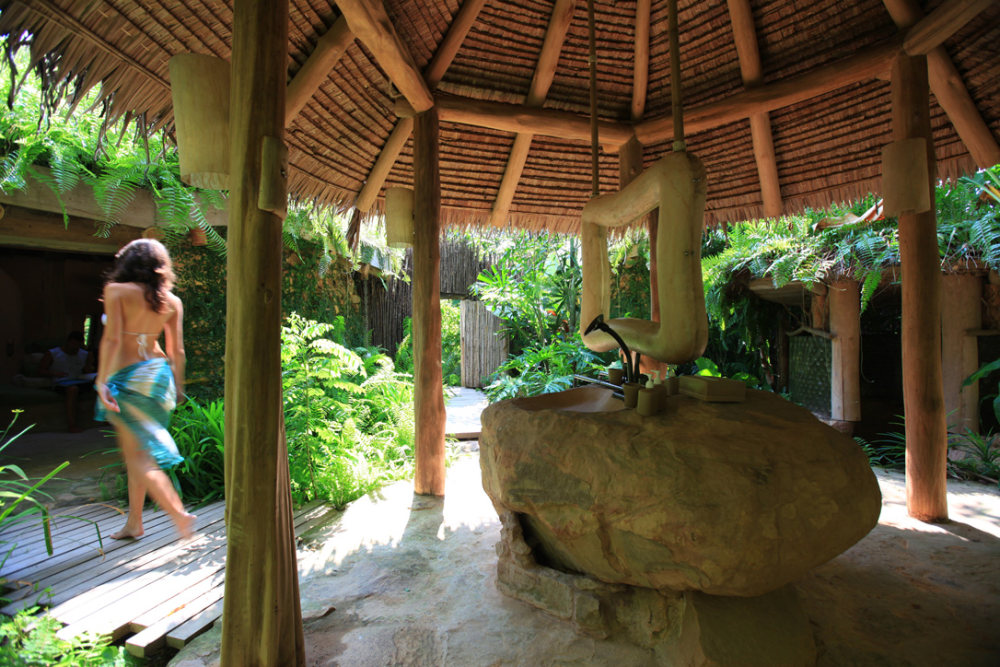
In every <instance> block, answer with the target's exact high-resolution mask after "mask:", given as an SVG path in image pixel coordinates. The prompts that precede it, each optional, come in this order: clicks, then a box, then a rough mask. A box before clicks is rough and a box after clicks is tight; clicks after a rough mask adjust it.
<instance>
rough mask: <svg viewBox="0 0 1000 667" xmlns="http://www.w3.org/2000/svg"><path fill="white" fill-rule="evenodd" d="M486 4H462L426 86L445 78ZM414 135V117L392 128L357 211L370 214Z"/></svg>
mask: <svg viewBox="0 0 1000 667" xmlns="http://www.w3.org/2000/svg"><path fill="white" fill-rule="evenodd" d="M484 4H486V0H465V2H463V3H462V7H461V8H460V9H459V10H458V13H457V14H456V15H455V18H454V20H452V22H451V25H450V26H449V27H448V33H447V34H446V35H445V37H444V39H443V40H442V41H441V45H440V46H438V49H437V51H436V52H435V53H434V57H433V58H431V61H430V63H428V65H427V70H426V71H425V72H424V80H425V81H427V85H428V87H429V88H430V89H431V90H433V89H434V88H436V87H437V85H438V84H439V83H440V82H441V79H442V78H443V77H444V73H445V72H446V71H447V70H448V68H449V67H450V66H451V63H452V62H453V61H454V60H455V55H456V54H457V53H458V49H459V47H461V46H462V42H464V41H465V37H466V35H468V34H469V30H471V29H472V24H473V23H475V22H476V18H477V17H478V16H479V10H481V9H482V8H483V5H484ZM412 132H413V119H412V118H400V119H399V121H397V122H396V127H394V128H393V129H392V133H391V134H390V135H389V138H388V139H387V140H386V142H385V145H383V146H382V151H381V152H380V153H379V156H378V157H377V158H376V159H375V164H374V165H372V169H371V171H370V172H369V173H368V178H366V179H365V184H364V185H363V186H362V187H361V190H360V191H359V192H358V196H357V197H356V198H355V201H354V206H355V208H356V209H357V210H359V211H361V212H362V213H367V212H368V211H369V210H370V209H371V207H372V205H373V204H374V203H375V198H376V197H378V193H379V191H381V190H382V186H383V185H385V179H386V178H388V177H389V172H390V171H392V165H394V164H395V163H396V160H397V159H398V158H399V154H400V153H401V152H403V147H404V146H406V142H407V141H408V140H409V138H410V134H411V133H412Z"/></svg>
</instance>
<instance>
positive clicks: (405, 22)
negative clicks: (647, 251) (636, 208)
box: [0, 0, 1000, 230]
mask: <svg viewBox="0 0 1000 667" xmlns="http://www.w3.org/2000/svg"><path fill="white" fill-rule="evenodd" d="M952 1H953V2H955V4H956V5H958V4H975V5H978V8H977V11H978V12H979V13H978V15H975V16H974V17H973V18H971V20H968V21H967V22H965V23H964V25H962V27H961V28H959V29H958V30H957V31H955V32H954V33H953V34H951V36H950V37H948V38H947V39H946V40H945V41H944V43H943V45H942V47H941V48H943V52H939V53H937V54H936V55H934V54H932V59H933V60H934V62H941V61H942V60H943V61H947V62H948V63H950V64H953V65H954V68H955V72H957V74H958V80H955V79H954V77H952V80H951V84H952V86H953V87H956V88H957V90H958V93H956V94H958V95H961V94H964V91H967V92H968V97H969V100H968V101H967V102H964V103H963V104H964V105H965V107H964V108H965V109H966V110H968V109H969V108H971V109H972V111H973V112H974V114H978V117H979V120H978V122H979V123H980V126H981V127H980V132H979V140H978V141H979V143H980V144H984V143H985V146H980V147H978V148H974V149H973V151H974V153H976V152H978V155H970V151H969V149H968V148H967V146H966V143H964V142H963V139H967V137H966V136H963V137H962V138H960V137H959V134H958V132H957V131H956V129H955V127H954V126H953V123H952V118H951V117H950V116H949V115H948V114H946V113H945V111H944V110H943V109H942V106H941V105H939V103H938V101H937V98H935V97H934V95H932V98H931V99H932V102H931V104H932V109H931V122H932V127H933V133H934V140H935V147H936V152H937V159H938V174H939V175H940V176H952V175H955V174H958V173H961V172H965V171H969V170H972V169H974V168H975V166H976V162H977V161H979V162H983V161H987V162H989V161H991V160H992V162H996V161H1000V159H997V156H998V155H1000V151H998V149H997V148H996V145H997V137H998V136H1000V53H998V44H1000V3H996V2H993V3H989V2H972V3H958V2H957V0H952ZM908 3H909V0H886V2H885V4H883V0H856V1H851V2H845V1H843V0H749V1H748V0H729V1H728V2H726V1H724V0H680V2H679V5H680V11H679V13H680V21H679V24H680V33H681V35H680V49H681V58H680V62H681V70H682V75H681V83H682V90H683V103H684V108H685V111H686V113H685V123H686V124H687V125H688V127H689V128H690V131H689V132H688V134H687V145H688V149H689V150H690V151H692V152H694V153H696V154H698V155H699V156H700V157H701V158H702V160H703V161H704V162H705V164H706V167H707V170H708V203H707V210H706V221H707V222H708V223H715V222H719V221H723V220H732V221H735V220H743V219H748V218H757V217H763V215H764V212H765V211H764V205H763V195H762V191H761V187H762V186H761V182H762V181H761V176H760V173H761V170H759V168H758V166H759V164H760V163H759V161H758V160H757V159H756V158H755V152H754V145H753V140H752V132H751V126H750V121H749V120H748V116H749V112H750V111H752V110H755V111H760V110H764V111H769V112H770V113H769V116H766V117H765V123H764V126H765V129H766V128H767V126H768V125H769V129H770V135H771V137H772V140H773V145H774V160H773V167H774V168H776V172H777V182H778V188H780V189H778V190H777V192H780V206H781V207H782V210H783V211H784V212H786V213H787V212H793V211H796V210H800V209H801V208H803V207H805V206H815V207H821V206H825V205H827V204H829V203H831V202H834V201H842V200H845V199H851V198H856V197H858V196H860V195H863V194H865V193H867V192H869V191H876V192H877V191H878V190H879V186H880V150H881V148H882V147H883V146H884V145H886V144H887V143H889V142H890V141H891V109H890V84H889V80H888V79H889V77H888V72H889V67H890V58H891V56H892V54H894V53H896V52H897V51H898V50H899V49H900V48H901V45H902V43H903V38H904V37H905V36H906V35H908V34H909V35H910V36H911V37H913V34H912V30H910V26H911V25H912V24H914V23H915V22H916V21H917V20H918V19H920V18H921V17H923V16H924V15H925V14H931V13H932V10H934V9H936V8H938V7H939V6H942V4H944V5H947V4H948V3H939V2H936V1H934V0H931V1H930V2H927V3H924V6H923V8H922V9H921V8H919V7H917V8H914V7H915V5H914V7H911V10H912V11H910V13H909V15H907V11H906V9H905V8H906V6H907V5H908ZM229 4H230V3H229V2H223V1H221V0H28V1H24V0H0V10H2V15H0V31H2V32H3V33H12V32H15V33H18V32H20V31H29V32H30V33H31V34H32V35H33V36H34V44H33V48H34V50H35V53H36V55H38V56H41V55H42V54H47V53H55V54H58V60H57V62H58V66H57V69H58V74H59V76H61V77H82V81H83V88H88V87H91V86H93V85H96V84H100V85H101V86H102V87H103V91H104V92H105V93H106V94H109V95H112V96H113V97H112V98H111V99H112V104H111V105H110V107H109V110H110V113H111V114H112V115H121V114H124V113H128V112H131V113H144V114H145V115H146V119H147V122H148V123H149V125H150V126H157V125H166V126H167V127H169V126H170V124H171V123H172V118H171V106H170V105H171V103H170V90H169V84H170V81H169V71H168V60H169V59H170V57H171V56H173V55H175V54H178V53H184V52H196V53H204V54H210V55H215V56H219V57H222V58H228V57H229V55H230V44H231V40H232V9H231V7H230V6H229ZM373 4H376V5H377V4H378V3H377V2H375V3H373ZM464 4H466V5H469V6H470V7H471V6H472V5H482V7H481V9H480V10H479V11H478V13H473V14H472V17H473V19H474V20H472V22H471V27H470V28H469V29H468V33H467V34H466V35H465V36H464V38H462V39H460V40H459V41H458V43H459V46H458V49H457V51H455V53H454V58H453V60H451V61H450V62H448V58H447V57H446V54H444V53H443V51H444V50H445V49H442V43H443V42H445V41H446V36H448V35H449V31H450V30H452V31H453V32H452V36H453V37H455V36H456V35H458V36H459V37H461V34H460V33H458V28H457V27H455V28H453V23H454V22H455V17H456V15H457V14H459V11H460V8H461V6H462V5H463V2H462V1H460V0H420V1H419V2H418V1H414V0H384V7H385V11H386V13H387V14H388V17H389V18H390V19H391V22H392V24H393V26H394V28H395V31H396V33H397V34H398V36H399V40H400V42H401V44H402V46H403V47H404V48H405V50H407V51H408V53H409V55H410V56H411V57H412V61H413V63H414V64H415V65H416V67H417V68H418V69H419V70H420V71H422V72H424V77H425V79H426V80H427V83H428V85H427V87H428V88H429V89H430V90H432V91H434V95H435V96H436V99H437V100H438V106H439V108H440V109H442V112H441V113H442V116H441V119H442V122H441V186H442V193H441V202H442V207H443V219H444V222H445V223H452V224H489V223H490V218H491V215H490V213H491V209H492V208H493V206H494V201H495V200H496V198H497V194H498V191H499V189H500V186H501V182H502V180H503V177H504V172H505V169H507V163H508V159H509V157H510V154H511V148H512V145H513V144H514V137H515V134H514V133H513V132H512V131H510V129H509V128H508V129H495V128H489V127H481V126H479V125H478V124H477V125H471V124H465V123H460V122H455V121H456V119H457V118H458V116H457V115H456V113H455V112H454V111H452V112H451V113H446V111H445V109H452V110H453V109H454V108H456V107H463V108H465V107H469V106H471V105H470V100H472V101H486V102H489V103H490V104H488V105H486V107H487V108H488V110H489V113H490V114H494V115H495V114H497V113H500V112H506V111H510V110H511V109H512V107H515V106H518V105H523V106H522V107H521V108H518V109H515V110H516V111H518V112H521V111H525V110H527V111H531V110H532V109H533V108H538V107H540V108H541V109H544V110H549V111H550V112H552V113H555V112H565V113H567V114H571V115H572V116H569V115H567V116H565V117H559V119H557V120H559V121H560V122H559V123H557V124H561V125H562V126H564V127H567V128H568V127H569V126H570V125H573V123H571V122H570V119H572V120H573V121H574V122H575V121H576V120H579V121H581V122H584V123H585V122H586V118H587V117H588V114H589V99H588V36H587V27H588V24H587V3H586V2H585V0H579V1H577V2H572V1H569V2H567V1H566V0H559V2H546V1H538V0H502V1H501V0H487V1H486V2H478V1H477V0H465V1H464ZM643 4H646V3H644V1H643V0H639V1H638V2H637V1H635V0H597V1H596V2H595V6H596V34H597V56H598V74H597V78H598V86H597V87H598V96H599V105H598V106H599V116H600V118H601V119H602V120H603V121H608V122H609V123H611V124H613V126H614V127H615V128H616V129H617V134H615V133H614V132H611V131H603V130H602V141H603V142H605V143H606V144H612V143H614V142H615V141H617V140H618V139H617V137H618V136H619V135H620V134H621V133H623V132H624V133H631V132H632V131H633V130H634V131H635V132H636V134H637V135H638V136H639V138H640V140H641V141H642V142H643V143H644V144H645V162H646V164H649V163H651V162H652V161H654V160H655V159H656V158H657V157H658V156H660V155H662V154H663V153H664V152H666V151H669V150H670V145H671V138H672V137H671V136H670V135H669V131H667V130H669V122H667V123H665V124H658V123H657V122H656V121H659V119H666V120H667V121H669V119H670V113H671V106H670V95H671V92H670V86H671V81H670V79H671V77H670V60H669V47H668V33H667V3H666V1H665V0H652V2H651V5H652V6H651V10H650V18H649V21H648V23H647V22H646V21H643V20H641V19H640V21H639V24H640V25H641V26H645V25H648V26H649V37H648V44H649V68H648V92H647V94H646V95H645V96H642V95H641V94H640V95H638V96H636V99H635V100H633V90H634V80H635V78H634V75H635V69H636V67H635V62H636V60H635V55H634V54H635V48H636V44H640V45H641V44H644V43H645V37H644V31H643V30H639V31H637V30H636V12H637V5H638V6H639V9H640V15H641V11H642V10H641V8H642V6H643ZM554 6H559V7H561V8H565V9H566V10H567V11H568V12H569V16H570V17H571V19H570V22H569V25H568V29H567V30H566V35H565V41H564V42H562V44H561V48H558V46H559V42H558V40H556V46H557V50H556V51H555V53H556V54H558V58H557V66H556V67H555V70H554V74H553V76H552V81H551V86H550V87H547V86H546V85H545V82H544V81H535V82H534V84H533V76H534V74H535V71H536V67H537V66H538V61H539V54H540V52H541V50H542V48H543V43H544V42H545V40H546V32H547V30H548V26H549V23H550V19H551V17H552V14H553V7H554ZM734 6H735V7H737V8H739V7H741V6H742V7H746V8H748V9H749V16H750V18H751V23H752V26H751V29H750V30H749V43H750V44H751V45H755V46H756V50H757V54H753V53H752V50H751V53H750V55H749V56H748V55H747V54H746V53H744V54H743V60H742V67H743V70H742V72H741V56H740V55H738V52H737V46H736V42H735V41H734V23H735V24H738V23H739V22H738V21H736V22H734V21H733V20H732V19H731V14H730V11H731V9H732V8H733V7H734ZM887 6H889V7H891V8H893V15H890V12H889V11H887V9H886V7H887ZM983 7H985V9H983ZM945 9H947V6H944V7H942V11H944V10H945ZM979 10H981V11H979ZM339 17H340V11H339V10H338V5H337V4H336V3H335V2H333V1H332V0H290V30H289V44H288V54H289V55H288V75H289V80H290V81H291V80H292V79H293V78H294V77H295V75H296V74H297V73H298V72H299V70H300V69H301V67H302V65H303V63H305V61H306V60H307V58H308V57H309V56H310V54H311V53H312V52H313V51H314V49H315V48H316V45H317V42H318V41H319V38H320V37H321V36H322V35H324V34H325V33H327V31H328V30H329V29H330V28H331V27H332V26H334V25H335V24H336V22H337V20H338V18H339ZM347 18H350V16H348V17H347ZM964 20H965V19H963V21H964ZM897 22H898V23H899V24H900V25H902V26H903V27H902V28H900V27H897ZM556 32H557V33H558V32H559V31H558V30H557V31H556ZM742 34H743V35H744V37H746V36H747V34H748V32H747V31H746V30H744V31H743V32H742ZM348 37H349V38H350V35H349V36H348ZM435 54H438V60H437V61H435V62H434V63H432V60H433V59H434V58H435ZM754 55H758V56H759V63H758V64H757V65H756V66H755V65H754V63H753V57H754ZM640 61H641V59H640ZM838 63H839V64H838ZM383 66H384V63H380V62H378V60H377V58H376V57H375V55H373V53H372V51H370V50H369V48H368V47H367V46H366V45H365V44H363V43H362V41H361V40H360V39H351V40H350V41H349V42H348V46H347V49H346V52H345V53H344V54H343V56H342V57H340V58H339V61H338V62H337V63H336V65H335V66H334V67H333V69H332V71H330V72H329V75H328V76H327V77H326V79H325V80H324V81H323V82H322V84H321V85H320V86H319V88H318V90H316V91H315V93H314V94H313V95H312V96H311V97H310V98H309V100H308V102H307V103H306V104H305V106H304V108H303V109H302V110H301V112H300V113H298V115H297V116H295V118H294V119H293V120H292V121H291V122H290V124H289V126H288V131H287V134H286V142H287V143H288V145H289V147H290V163H291V165H292V174H291V177H290V189H291V190H292V191H293V193H295V194H298V195H301V196H305V197H316V198H319V199H321V200H323V201H327V202H336V203H338V204H342V205H345V206H350V205H353V204H354V203H355V202H356V199H357V197H358V195H359V192H361V191H362V189H363V186H364V185H365V183H366V181H374V182H375V184H378V181H379V180H380V179H378V178H376V177H375V176H373V175H372V170H373V166H374V165H375V164H376V160H377V159H378V157H379V155H380V154H381V153H382V152H383V150H385V148H386V142H387V140H388V139H389V137H390V135H391V134H392V132H393V129H394V127H395V126H396V125H397V124H398V123H399V122H400V121H399V118H398V117H397V114H396V110H395V107H394V105H395V103H396V102H397V99H398V98H400V97H401V95H400V93H399V92H398V89H397V86H396V85H394V84H393V83H392V82H391V81H390V79H389V76H388V75H387V74H386V71H385V70H384V69H383ZM444 66H446V67H444ZM848 66H850V68H848ZM755 67H756V71H755ZM824 68H826V69H825V70H824ZM846 69H849V71H850V72H851V74H849V75H848V76H847V79H849V80H845V81H839V80H838V78H837V77H838V76H839V75H836V73H837V72H842V71H845V70H846ZM640 70H641V67H640ZM442 71H443V74H441V73H440V72H442ZM824 71H825V72H826V73H825V74H824V73H823V72H824ZM542 78H543V79H544V77H542ZM745 78H746V79H747V85H745V83H744V79H745ZM640 81H641V78H640ZM831 81H836V84H835V85H834V86H833V87H829V85H828V82H831ZM397 83H398V82H397ZM807 83H808V85H809V86H810V87H809V92H808V93H806V97H805V98H804V99H797V98H796V95H795V94H789V91H792V93H794V91H798V90H802V89H803V86H806V84H807ZM933 83H934V82H933V80H932V88H933ZM400 89H401V88H400ZM640 90H641V88H640ZM936 90H937V91H938V92H940V89H936ZM532 95H534V98H535V99H532ZM782 95H784V96H782ZM798 97H801V95H799V96H798ZM526 98H527V101H526ZM539 98H540V99H539ZM755 100H756V102H757V106H753V107H751V106H748V105H749V104H751V103H753V102H754V101H755ZM761 100H763V102H761ZM498 110H500V111H498ZM951 113H955V112H953V111H952V109H949V114H951ZM529 115H530V114H529ZM633 116H636V118H635V119H633ZM576 117H579V118H578V119H577V118H576ZM699 119H700V120H699ZM562 121H565V122H562ZM574 127H575V126H574ZM608 127H611V125H609V126H608ZM664 128H667V130H664ZM566 131H567V132H569V130H566ZM573 131H574V132H575V130H573ZM968 132H969V131H966V134H968ZM984 136H985V142H984V141H983V137H984ZM609 137H615V138H614V139H609ZM411 145H412V139H409V140H408V141H407V142H406V144H405V146H404V147H403V149H402V151H401V153H400V154H399V157H398V159H396V160H395V161H394V163H393V166H392V168H391V170H390V171H389V172H388V175H387V177H386V178H385V180H384V183H385V185H387V186H392V185H410V184H411V182H412V169H411V165H412V152H411ZM614 150H616V148H615V147H614V146H611V145H606V146H605V149H604V150H603V151H602V154H601V157H600V166H601V190H602V192H608V191H612V190H615V189H617V187H618V178H619V177H618V173H619V171H618V170H619V160H618V155H617V153H616V152H613V151H614ZM765 153H766V151H765ZM764 160H765V163H766V162H767V160H766V158H764ZM590 169H591V152H590V146H589V141H588V138H587V137H580V138H559V137H553V136H544V135H542V134H540V133H536V134H535V136H534V138H533V140H532V141H531V143H530V150H529V151H528V153H527V157H526V160H525V161H524V167H523V171H522V172H521V175H520V179H519V181H518V182H517V187H516V190H514V194H513V199H512V201H511V202H510V206H509V214H508V215H505V216H503V217H504V219H505V220H506V219H509V220H510V221H511V222H512V223H513V224H515V225H518V226H524V227H528V228H543V227H544V228H548V229H554V230H571V229H574V228H575V227H576V225H577V223H578V219H579V214H580V210H581V208H582V206H583V204H584V203H585V202H586V201H587V199H588V198H589V196H590V191H591V180H590V178H591V177H590ZM373 190H374V189H373V188H371V187H370V188H369V191H368V192H367V193H366V195H365V197H366V201H365V203H366V204H367V203H369V202H370V203H372V204H373V206H372V208H371V210H372V211H377V210H378V209H379V208H380V206H381V201H382V200H381V196H382V192H384V191H383V190H382V189H378V190H377V197H376V198H375V199H374V201H373V200H372V197H371V195H372V192H373Z"/></svg>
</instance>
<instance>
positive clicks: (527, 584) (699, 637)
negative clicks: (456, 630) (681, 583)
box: [497, 512, 816, 665]
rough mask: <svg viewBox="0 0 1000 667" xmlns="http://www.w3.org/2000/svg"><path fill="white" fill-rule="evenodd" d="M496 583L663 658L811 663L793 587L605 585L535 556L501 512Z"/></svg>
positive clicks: (586, 630)
mask: <svg viewBox="0 0 1000 667" xmlns="http://www.w3.org/2000/svg"><path fill="white" fill-rule="evenodd" d="M500 522H501V540H500V542H499V543H498V544H497V555H498V556H499V561H498V563H497V587H498V588H499V589H500V591H501V592H502V593H504V594H505V595H508V596H510V597H512V598H515V599H517V600H521V601H522V602H526V603H528V604H530V605H532V606H533V607H536V608H538V609H541V610H543V611H545V612H547V613H549V614H551V615H553V616H556V617H558V618H561V619H564V620H566V621H569V622H571V623H573V624H574V626H575V627H576V629H577V631H578V632H581V633H583V634H586V635H589V636H591V637H595V638H598V639H615V640H620V641H626V642H629V643H631V644H635V645H637V646H641V647H643V648H647V649H650V650H652V651H653V652H654V654H655V656H656V659H657V660H656V661H657V663H658V664H670V665H812V664H815V662H816V646H815V643H814V642H813V636H812V630H811V628H810V625H809V619H808V618H807V617H806V614H805V612H804V611H803V609H802V606H801V605H800V604H799V599H798V595H797V593H796V592H795V589H794V588H793V587H791V586H786V587H784V588H781V589H779V590H777V591H774V592H771V593H767V594H765V595H761V596H758V597H723V596H714V595H706V594H704V593H700V592H698V591H686V592H676V593H671V592H663V591H656V590H653V589H650V588H641V587H636V586H627V585H622V584H607V583H604V582H602V581H598V580H596V579H593V578H591V577H588V576H586V575H577V574H569V573H566V572H561V571H559V570H555V569H552V568H550V567H546V566H544V565H540V564H539V563H537V562H536V561H535V559H534V557H533V556H532V553H531V548H530V547H529V546H528V545H527V543H526V542H525V541H524V535H523V531H522V530H521V523H520V521H519V519H518V517H517V516H515V515H514V514H513V513H511V512H502V513H501V514H500Z"/></svg>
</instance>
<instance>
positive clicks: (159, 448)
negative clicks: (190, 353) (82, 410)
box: [94, 357, 184, 468]
mask: <svg viewBox="0 0 1000 667" xmlns="http://www.w3.org/2000/svg"><path fill="white" fill-rule="evenodd" d="M108 389H109V390H110V391H111V395H112V396H113V397H114V398H115V400H116V401H118V407H119V408H121V412H120V413H114V412H109V411H108V410H107V409H106V408H105V407H104V404H103V403H101V401H100V400H99V399H98V401H97V405H96V406H95V408H94V418H95V419H97V420H99V421H106V422H111V423H113V424H119V425H121V426H123V427H124V428H126V429H128V430H129V431H131V432H132V433H133V434H134V435H135V437H136V439H137V440H138V441H139V445H140V446H141V447H142V448H143V449H144V450H146V451H147V452H149V455H150V456H152V457H153V460H154V461H156V464H157V465H158V466H160V468H172V467H173V466H175V465H177V464H178V463H180V462H181V461H183V460H184V457H183V456H181V455H180V453H179V452H178V451H177V444H176V443H175V442H174V439H173V438H172V437H170V432H169V431H168V430H167V427H168V426H169V425H170V413H171V412H173V409H174V408H175V407H176V405H177V390H176V389H175V387H174V374H173V371H171V370H170V362H168V361H167V360H166V359H164V358H162V357H157V358H154V359H148V360H146V361H139V362H137V363H134V364H132V365H131V366H126V367H125V368H122V369H121V370H119V371H118V372H117V373H115V374H114V375H112V376H111V377H110V378H108Z"/></svg>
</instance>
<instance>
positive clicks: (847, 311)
mask: <svg viewBox="0 0 1000 667" xmlns="http://www.w3.org/2000/svg"><path fill="white" fill-rule="evenodd" d="M827 298H828V299H829V304H830V333H832V334H833V357H832V359H831V362H832V364H831V369H830V417H832V418H833V419H836V420H838V421H845V422H858V421H861V288H860V285H858V281H856V280H839V281H837V282H835V283H833V284H832V285H831V286H830V289H829V291H828V292H827Z"/></svg>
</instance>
